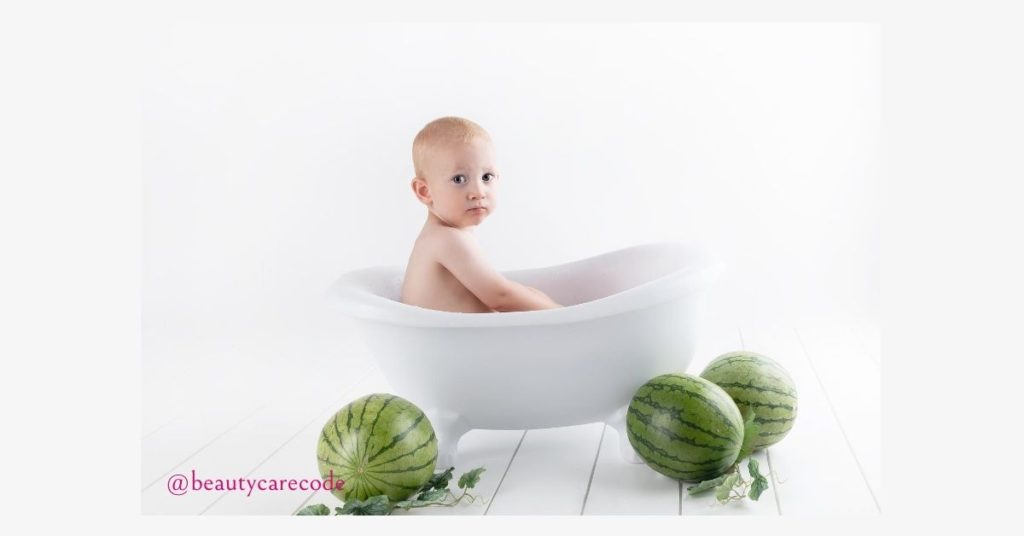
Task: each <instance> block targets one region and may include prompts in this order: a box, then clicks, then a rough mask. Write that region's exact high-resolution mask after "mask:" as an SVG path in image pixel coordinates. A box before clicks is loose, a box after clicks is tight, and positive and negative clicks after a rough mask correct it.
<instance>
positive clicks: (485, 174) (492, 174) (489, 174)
mask: <svg viewBox="0 0 1024 536" xmlns="http://www.w3.org/2000/svg"><path fill="white" fill-rule="evenodd" d="M488 176H489V177H491V178H489V179H488V178H487V177H488ZM494 179H495V175H494V173H484V180H485V181H487V182H491V181H493V180H494Z"/></svg>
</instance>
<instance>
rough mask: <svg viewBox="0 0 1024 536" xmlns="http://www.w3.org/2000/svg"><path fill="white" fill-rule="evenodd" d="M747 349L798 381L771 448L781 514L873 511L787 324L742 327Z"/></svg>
mask: <svg viewBox="0 0 1024 536" xmlns="http://www.w3.org/2000/svg"><path fill="white" fill-rule="evenodd" d="M741 332H742V335H743V339H744V342H745V347H746V348H747V349H748V350H752V351H755V352H759V353H762V354H765V355H767V356H769V357H771V358H772V359H774V360H775V361H778V362H779V363H780V364H781V365H782V366H783V367H785V369H786V370H787V371H788V372H789V373H790V376H792V378H793V381H794V383H795V384H796V388H797V392H798V396H799V406H798V410H797V412H798V413H797V418H796V422H795V423H794V426H793V429H792V430H791V431H790V433H789V434H788V435H787V436H786V437H785V438H783V440H782V441H780V442H779V443H777V444H775V445H773V446H772V447H770V449H769V452H768V456H769V457H770V458H771V473H772V474H771V478H770V485H771V486H772V488H773V490H774V492H775V493H776V496H777V497H778V503H779V511H780V514H781V515H784V516H786V515H831V514H864V515H877V514H878V513H879V511H878V508H877V507H876V505H875V502H874V500H873V499H872V495H871V490H870V488H869V487H868V485H867V482H866V481H865V479H864V477H863V475H862V474H861V471H860V470H859V469H858V467H857V461H856V459H855V458H854V456H853V452H852V451H851V450H850V447H849V445H848V444H847V442H846V440H845V438H844V436H843V432H842V430H841V428H840V426H839V423H838V421H837V420H836V418H835V416H834V415H833V413H832V411H831V409H830V407H829V402H828V399H827V397H826V394H825V392H824V391H823V389H822V387H821V384H820V383H819V382H818V379H817V378H816V375H815V373H814V372H813V370H812V368H811V366H810V364H809V362H808V361H807V358H806V356H805V355H804V352H803V350H802V348H801V346H800V342H799V340H798V339H797V336H796V332H795V331H794V330H793V329H792V328H790V327H777V326H770V325H757V326H752V327H746V326H744V327H743V328H742V330H741Z"/></svg>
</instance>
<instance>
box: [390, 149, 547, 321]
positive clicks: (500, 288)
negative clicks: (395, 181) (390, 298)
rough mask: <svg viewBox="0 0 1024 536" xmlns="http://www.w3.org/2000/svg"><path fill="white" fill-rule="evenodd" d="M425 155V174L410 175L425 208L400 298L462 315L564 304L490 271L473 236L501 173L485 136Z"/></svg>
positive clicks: (492, 202)
mask: <svg viewBox="0 0 1024 536" xmlns="http://www.w3.org/2000/svg"><path fill="white" fill-rule="evenodd" d="M430 155H431V158H430V160H429V163H428V164H427V165H426V169H425V170H424V174H425V175H427V176H426V177H415V178H414V179H413V180H412V189H413V192H414V193H415V194H416V197H417V199H419V200H420V202H421V203H423V204H424V205H426V206H427V209H428V211H427V221H426V222H425V223H424V225H423V228H422V229H421V231H420V235H419V237H417V239H416V243H415V245H414V246H413V250H412V253H411V254H410V256H409V264H408V266H407V267H406V271H405V280H404V281H403V284H402V303H407V304H410V305H416V306H419V307H424V308H427V309H436V310H440V311H452V312H463V313H490V312H509V311H533V310H540V309H554V308H557V307H561V305H559V304H558V303H555V301H553V300H552V299H551V298H550V297H548V296H547V295H546V294H544V293H543V292H541V291H540V290H537V289H535V288H533V287H528V286H526V285H522V284H520V283H517V282H515V281H512V280H509V279H508V278H506V277H505V276H503V275H502V274H501V273H500V272H498V271H497V270H495V269H494V268H493V267H492V266H491V265H490V263H488V262H487V260H486V258H485V256H484V254H483V251H482V250H481V249H480V247H479V244H478V243H477V241H476V237H475V236H474V235H473V232H472V231H473V229H474V228H475V227H476V226H477V225H479V224H480V223H481V222H483V221H484V219H486V218H487V216H489V215H490V214H491V213H492V212H493V211H494V209H495V207H496V206H497V203H496V202H497V196H496V183H497V181H498V171H497V168H496V166H495V164H494V149H493V147H492V146H491V143H490V141H489V140H485V139H479V138H477V139H474V140H472V141H471V142H469V143H466V144H451V145H447V146H439V147H436V148H431V150H430ZM474 207H481V208H474Z"/></svg>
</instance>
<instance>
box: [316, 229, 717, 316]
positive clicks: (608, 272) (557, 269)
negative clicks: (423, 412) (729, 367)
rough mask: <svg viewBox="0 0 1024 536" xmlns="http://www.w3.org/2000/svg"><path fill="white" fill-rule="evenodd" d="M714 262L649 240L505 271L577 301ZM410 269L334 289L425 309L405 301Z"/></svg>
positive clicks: (699, 252) (363, 274)
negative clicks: (575, 258) (404, 285)
mask: <svg viewBox="0 0 1024 536" xmlns="http://www.w3.org/2000/svg"><path fill="white" fill-rule="evenodd" d="M713 264H714V263H712V262H711V261H710V259H709V258H708V255H707V253H706V251H705V250H704V249H703V248H699V247H695V246H689V245H685V244H680V243H671V242H669V243H652V244H643V245H639V246H633V247H629V248H624V249H619V250H616V251H612V252H609V253H605V254H602V255H597V256H594V257H589V258H586V259H582V260H579V261H575V262H570V263H565V264H559V265H555V266H549V267H544V268H536V269H528V270H511V271H503V272H502V274H503V275H504V276H505V277H507V278H509V279H511V280H513V281H516V282H518V283H521V284H524V285H528V286H531V287H536V288H537V289H539V290H541V291H543V292H544V293H545V294H547V295H549V296H551V298H552V299H553V300H555V301H556V302H558V303H560V304H562V305H563V306H566V307H571V306H574V305H581V304H586V303H590V302H595V301H598V300H604V299H607V298H611V297H614V296H616V295H620V294H623V293H625V292H626V291H628V290H631V289H634V288H638V287H641V286H644V285H648V284H651V283H653V282H656V281H658V280H661V279H665V278H669V277H671V278H675V279H680V278H685V277H687V276H691V277H692V278H694V279H696V278H697V277H698V276H700V275H707V274H706V273H707V272H708V271H709V269H710V268H712V267H713ZM404 275H405V272H404V269H402V268H399V267H396V266H387V267H385V266H379V267H374V268H371V269H365V270H360V271H357V272H352V273H350V274H347V276H346V277H345V278H343V281H342V282H341V284H340V285H338V284H336V285H335V288H334V289H333V290H332V294H333V295H334V297H335V298H341V299H345V298H349V299H351V298H354V297H356V296H354V295H353V293H352V292H351V291H356V292H357V293H362V294H363V296H364V297H365V296H371V297H376V298H378V299H383V300H387V301H388V302H392V304H393V305H397V306H398V307H402V308H410V309H421V308H419V307H415V306H411V305H407V304H403V303H402V302H401V293H402V281H403V278H404ZM336 301H337V300H336ZM378 305H386V304H381V303H378ZM431 312H436V313H441V314H454V315H463V314H464V313H446V312H442V311H431ZM538 312H540V311H538ZM545 312H547V311H545ZM505 314H506V315H508V314H515V313H505ZM475 316H480V315H475ZM484 316H486V315H484Z"/></svg>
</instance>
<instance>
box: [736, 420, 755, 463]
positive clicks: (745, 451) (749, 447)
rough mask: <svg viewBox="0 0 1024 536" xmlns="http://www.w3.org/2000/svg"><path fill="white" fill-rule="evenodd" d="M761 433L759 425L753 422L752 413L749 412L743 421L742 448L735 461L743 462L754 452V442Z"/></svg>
mask: <svg viewBox="0 0 1024 536" xmlns="http://www.w3.org/2000/svg"><path fill="white" fill-rule="evenodd" d="M759 433H761V425H760V424H757V423H756V422H754V412H753V411H749V412H748V413H747V416H746V418H745V419H744V421H743V446H742V447H740V455H739V457H737V458H736V459H737V460H743V459H744V458H746V457H747V456H750V453H751V452H754V442H755V441H757V437H758V434H759Z"/></svg>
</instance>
